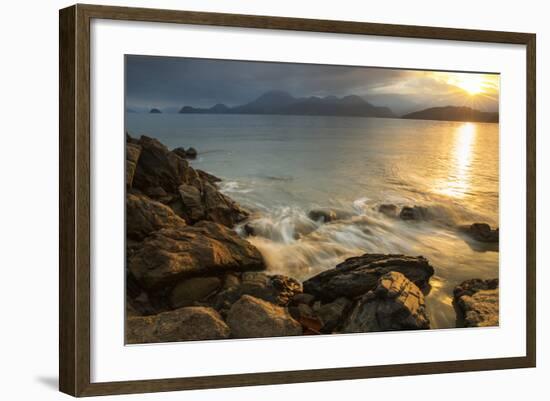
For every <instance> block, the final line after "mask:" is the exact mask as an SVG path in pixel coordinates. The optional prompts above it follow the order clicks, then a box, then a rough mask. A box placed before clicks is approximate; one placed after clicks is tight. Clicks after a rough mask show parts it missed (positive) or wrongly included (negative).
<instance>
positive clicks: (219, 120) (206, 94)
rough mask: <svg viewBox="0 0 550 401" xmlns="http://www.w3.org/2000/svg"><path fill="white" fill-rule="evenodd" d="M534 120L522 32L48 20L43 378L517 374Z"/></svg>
mask: <svg viewBox="0 0 550 401" xmlns="http://www.w3.org/2000/svg"><path fill="white" fill-rule="evenodd" d="M535 113H536V108H535V35H534V34H530V33H512V32H494V31H480V30H465V29H450V28H434V27H420V26H403V25H386V24H371V23H360V22H348V21H324V20H309V19H295V18H281V17H266V16H251V15H232V14H217V13H201V12H187V11H169V10H153V9H137V8H121V7H106V6H94V5H75V6H72V7H69V8H66V9H63V10H61V11H60V390H61V391H63V392H65V393H67V394H71V395H73V396H91V395H105V394H121V393H141V392H155V391H172V390H185V389H200V388H217V387H231V386H247V385H261V384H278V383H295V382H311V381H323V380H340V379H360V378H374V377H387V376H399V375H418V374H433V373H443V372H461V371H477V370H490V369H510V368H527V367H534V366H535V360H536V348H535V344H536V339H535V332H536V314H535V298H536V295H535V206H536V205H535ZM213 355H215V357H214V356H213Z"/></svg>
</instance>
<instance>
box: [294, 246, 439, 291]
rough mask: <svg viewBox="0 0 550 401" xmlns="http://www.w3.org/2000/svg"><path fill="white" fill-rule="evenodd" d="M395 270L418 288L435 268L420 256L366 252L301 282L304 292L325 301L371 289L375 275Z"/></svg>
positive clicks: (426, 280) (424, 284)
mask: <svg viewBox="0 0 550 401" xmlns="http://www.w3.org/2000/svg"><path fill="white" fill-rule="evenodd" d="M390 271H395V272H399V273H402V274H404V275H405V277H407V278H408V279H409V280H410V281H412V282H413V283H415V284H416V285H417V286H419V287H420V288H424V287H427V285H428V282H429V279H430V277H431V276H432V275H433V274H434V268H433V267H432V266H431V265H430V263H429V262H428V260H426V259H425V258H424V257H422V256H405V255H385V254H368V253H367V254H365V255H363V256H357V257H353V258H349V259H346V260H345V261H344V262H342V263H340V264H339V265H337V266H336V267H335V268H333V269H331V270H326V271H324V272H322V273H320V274H318V275H316V276H314V277H312V278H310V279H308V280H306V281H305V282H304V292H305V293H308V294H313V295H315V297H316V298H318V299H321V300H323V301H325V302H330V301H333V300H335V299H337V298H340V297H345V298H350V299H352V298H355V297H359V296H361V295H363V294H365V293H367V292H368V291H371V290H373V289H374V288H375V287H376V285H377V283H378V279H379V278H380V277H381V276H383V275H384V274H386V273H388V272H390Z"/></svg>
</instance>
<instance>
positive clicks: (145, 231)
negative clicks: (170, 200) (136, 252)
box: [126, 192, 185, 241]
mask: <svg viewBox="0 0 550 401" xmlns="http://www.w3.org/2000/svg"><path fill="white" fill-rule="evenodd" d="M170 227H171V228H177V227H185V220H183V219H182V218H180V217H179V216H178V215H176V214H175V213H174V211H173V210H172V209H170V208H169V207H168V206H166V205H163V204H162V203H160V202H156V201H154V200H152V199H150V198H148V197H147V196H145V195H141V194H138V193H131V192H129V193H127V194H126V235H127V237H128V238H131V239H134V240H138V241H139V240H142V239H144V238H145V237H146V236H148V235H149V234H151V233H152V232H153V231H157V230H160V229H162V228H170Z"/></svg>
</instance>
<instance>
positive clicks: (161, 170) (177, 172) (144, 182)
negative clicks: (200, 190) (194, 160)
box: [133, 136, 189, 193]
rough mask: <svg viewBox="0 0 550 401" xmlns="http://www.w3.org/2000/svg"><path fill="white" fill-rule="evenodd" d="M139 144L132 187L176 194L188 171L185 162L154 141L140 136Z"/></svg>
mask: <svg viewBox="0 0 550 401" xmlns="http://www.w3.org/2000/svg"><path fill="white" fill-rule="evenodd" d="M139 144H140V146H141V155H140V157H139V161H138V164H137V167H136V171H135V173H134V180H133V186H134V187H135V188H138V189H140V190H142V191H145V190H146V189H147V188H154V187H162V188H163V189H164V190H165V191H166V192H169V193H177V189H178V187H179V186H180V185H181V184H183V183H184V182H185V176H186V174H187V173H188V171H187V170H189V164H188V163H187V161H185V160H183V159H182V158H180V157H178V156H176V155H175V154H174V153H172V152H170V151H169V150H168V148H166V146H164V145H163V144H162V143H160V142H159V141H157V140H156V139H153V138H149V137H146V136H142V137H141V138H140V139H139Z"/></svg>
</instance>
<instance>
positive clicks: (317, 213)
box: [307, 209, 352, 223]
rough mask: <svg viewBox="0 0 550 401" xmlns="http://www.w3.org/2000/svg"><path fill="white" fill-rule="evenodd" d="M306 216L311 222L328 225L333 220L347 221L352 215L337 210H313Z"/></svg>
mask: <svg viewBox="0 0 550 401" xmlns="http://www.w3.org/2000/svg"><path fill="white" fill-rule="evenodd" d="M307 216H308V217H309V218H310V219H311V220H313V221H317V222H320V223H328V222H331V221H335V220H343V219H349V218H350V217H351V216H352V214H351V213H349V212H346V211H345V210H337V209H314V210H310V211H309V212H308V214H307Z"/></svg>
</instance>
